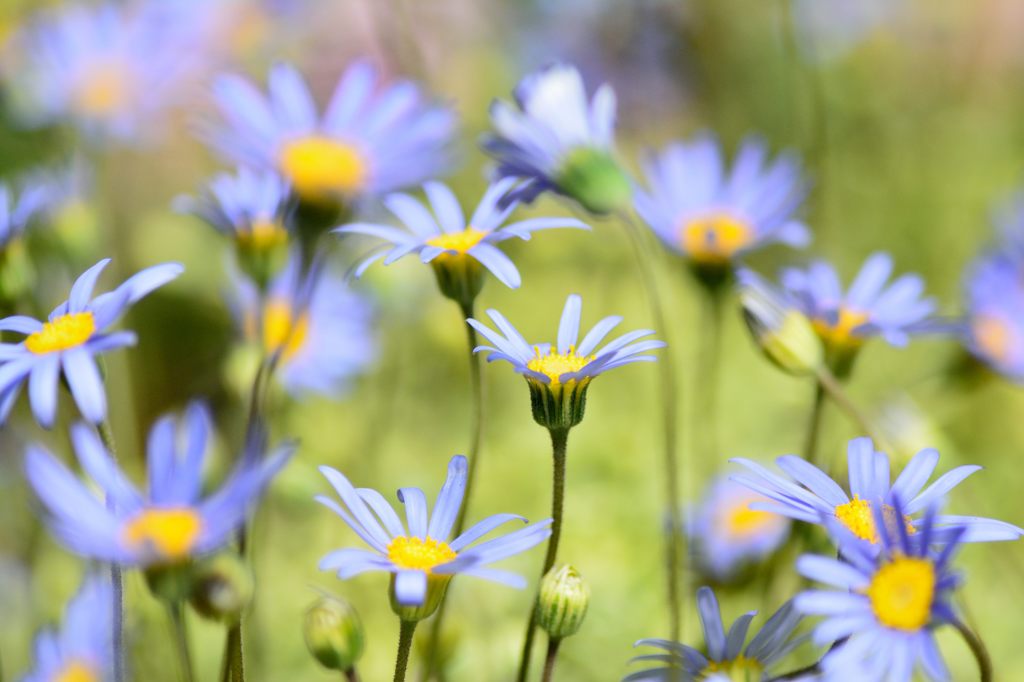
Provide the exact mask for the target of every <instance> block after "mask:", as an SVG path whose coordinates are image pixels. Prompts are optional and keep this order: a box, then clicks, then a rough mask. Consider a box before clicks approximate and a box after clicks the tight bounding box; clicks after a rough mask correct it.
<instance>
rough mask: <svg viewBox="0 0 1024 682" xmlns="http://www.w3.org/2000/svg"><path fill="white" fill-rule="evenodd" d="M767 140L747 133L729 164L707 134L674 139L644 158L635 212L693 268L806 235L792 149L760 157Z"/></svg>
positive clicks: (801, 184)
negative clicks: (800, 217) (645, 185)
mask: <svg viewBox="0 0 1024 682" xmlns="http://www.w3.org/2000/svg"><path fill="white" fill-rule="evenodd" d="M767 156H768V149H767V145H766V144H765V143H764V142H762V141H761V140H759V139H757V138H748V139H747V140H745V141H744V142H743V143H742V145H741V146H740V149H739V152H737V154H736V160H735V162H734V163H733V166H732V169H731V171H727V170H726V167H725V165H726V162H725V159H724V158H723V157H724V154H723V152H722V148H721V145H720V144H719V142H718V141H717V140H716V139H715V138H714V137H713V136H711V135H701V136H699V137H697V138H696V139H695V140H694V141H693V142H675V143H673V144H671V145H669V146H668V148H666V149H665V151H663V152H662V153H661V154H660V155H652V156H651V157H649V158H648V159H647V161H646V163H645V164H644V166H645V173H644V174H645V175H646V178H647V183H648V185H649V186H650V191H644V190H637V192H636V198H635V204H636V210H637V213H638V214H639V215H640V217H641V218H643V220H644V221H645V222H646V223H647V224H648V225H649V226H650V227H651V229H652V230H654V233H655V234H657V235H658V236H659V237H660V238H661V240H662V241H663V242H665V244H666V245H667V246H668V247H669V248H670V249H673V250H674V251H676V252H678V253H681V254H682V255H683V256H685V257H686V258H687V259H689V261H690V263H691V264H692V265H693V266H694V267H695V268H697V270H698V272H706V273H709V274H711V273H721V272H723V271H727V270H728V268H730V267H731V266H732V265H733V264H734V263H735V261H736V259H738V258H739V257H741V256H742V255H744V254H745V253H747V252H749V251H752V250H754V249H757V248H760V247H763V246H764V245H766V244H770V243H773V242H781V243H783V244H788V245H790V246H795V247H802V246H806V245H807V244H808V242H810V238H811V237H810V232H809V231H808V229H807V226H806V225H804V224H803V223H802V222H800V221H799V220H797V219H796V213H797V211H798V210H799V209H800V205H801V203H802V202H803V200H804V197H805V196H806V194H807V183H806V181H805V180H803V179H802V177H801V171H800V163H799V161H798V160H797V159H796V158H795V157H794V156H793V155H792V154H782V155H780V156H778V157H777V158H776V159H775V160H774V161H772V162H769V161H768V159H767Z"/></svg>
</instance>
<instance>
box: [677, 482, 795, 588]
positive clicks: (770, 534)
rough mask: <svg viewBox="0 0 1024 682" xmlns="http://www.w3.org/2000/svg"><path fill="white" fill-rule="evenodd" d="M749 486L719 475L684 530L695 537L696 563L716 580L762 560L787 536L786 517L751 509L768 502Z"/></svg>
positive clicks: (787, 523)
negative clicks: (757, 504) (758, 503)
mask: <svg viewBox="0 0 1024 682" xmlns="http://www.w3.org/2000/svg"><path fill="white" fill-rule="evenodd" d="M768 501H769V499H768V498H767V497H765V496H764V495H761V494H759V493H755V492H753V491H752V490H750V488H747V487H746V486H743V485H740V484H739V483H736V482H734V481H730V480H729V479H728V478H726V477H722V478H719V479H718V480H716V481H715V482H714V483H712V485H711V486H710V487H709V488H708V491H707V495H706V496H705V498H704V499H703V500H702V501H701V503H700V505H699V506H698V507H697V508H695V509H694V510H693V512H692V513H691V516H690V518H689V519H688V522H687V531H688V534H689V535H690V537H691V538H692V539H693V540H694V545H695V553H696V558H697V562H698V564H699V565H700V566H701V568H703V569H704V570H706V571H707V572H708V574H709V575H710V576H711V577H713V578H715V579H717V580H728V579H729V578H731V577H733V576H734V575H735V574H736V573H737V572H738V571H739V570H740V569H742V568H743V567H744V566H745V565H746V564H748V563H750V562H751V561H757V560H759V559H762V558H764V557H766V556H768V555H769V554H771V553H772V552H774V551H775V550H776V549H778V548H779V546H781V545H782V543H783V542H784V541H785V540H786V537H787V536H788V535H789V526H790V523H789V520H788V519H786V518H785V517H783V516H780V515H778V514H772V513H771V512H766V511H763V510H758V509H751V507H750V505H751V504H752V503H754V502H768Z"/></svg>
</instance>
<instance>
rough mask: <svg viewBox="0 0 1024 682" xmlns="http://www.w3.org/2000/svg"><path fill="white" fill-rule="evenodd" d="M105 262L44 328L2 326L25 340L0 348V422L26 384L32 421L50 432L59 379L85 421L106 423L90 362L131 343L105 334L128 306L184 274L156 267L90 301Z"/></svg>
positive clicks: (12, 322) (32, 323)
mask: <svg viewBox="0 0 1024 682" xmlns="http://www.w3.org/2000/svg"><path fill="white" fill-rule="evenodd" d="M109 262H110V259H109V258H108V259H105V260H101V261H100V262H99V263H97V264H96V265H94V266H92V267H91V268H89V269H88V270H86V271H85V272H84V273H83V274H82V276H80V277H79V278H78V279H77V280H76V281H75V284H74V286H72V287H71V295H70V296H69V297H68V300H67V301H65V302H63V303H61V304H60V305H59V306H57V307H56V308H54V310H53V312H51V313H50V316H49V318H48V319H47V321H46V322H40V321H39V320H36V319H34V318H31V317H26V316H24V315H14V316H11V317H8V318H5V319H3V320H0V331H12V332H17V333H19V334H25V339H24V340H22V341H21V342H20V343H2V344H0V420H6V419H7V415H8V414H9V413H10V410H11V407H13V405H14V402H15V400H16V399H17V397H18V393H19V391H20V390H21V387H22V385H23V384H24V383H25V382H26V380H27V381H28V384H29V402H30V403H31V404H32V412H33V413H34V414H35V417H36V420H38V421H39V423H40V424H41V425H42V426H44V427H46V428H50V427H51V426H53V421H54V418H55V417H56V414H57V388H58V384H59V380H60V377H61V376H62V375H63V377H64V378H65V379H66V380H67V385H68V388H69V389H70V391H71V395H72V396H73V397H74V399H75V403H76V404H77V405H78V409H79V410H80V411H81V413H82V416H83V417H85V418H86V419H87V420H88V421H90V422H92V423H94V424H98V423H99V422H101V421H103V420H104V419H105V418H106V415H107V399H106V393H105V391H104V387H103V379H102V377H101V376H100V372H99V368H97V366H96V361H95V359H94V358H95V356H96V355H99V354H100V353H105V352H107V351H110V350H114V349H116V348H122V347H124V346H131V345H133V344H134V343H135V334H134V333H132V332H127V331H120V332H108V331H107V330H108V328H109V327H110V326H111V325H113V324H114V323H115V322H117V320H118V319H119V318H120V317H121V316H122V315H123V314H124V312H125V311H126V310H127V309H128V306H130V305H132V304H133V303H135V302H136V301H138V300H139V299H141V298H142V297H143V296H145V295H146V294H148V293H149V292H151V291H153V290H154V289H156V288H157V287H160V286H163V285H164V284H166V283H167V282H169V281H171V280H172V279H174V278H175V277H177V276H178V275H180V274H181V272H182V270H183V268H182V266H181V265H178V264H177V263H165V264H163V265H155V266H153V267H151V268H147V269H145V270H143V271H141V272H138V273H136V274H135V275H132V276H131V277H129V278H128V279H127V280H125V282H124V283H123V284H121V286H119V287H118V288H117V289H115V290H114V291H111V292H108V293H105V294H101V295H100V296H97V297H95V298H93V296H92V291H93V287H94V286H95V285H96V280H97V279H98V278H99V276H100V273H101V272H102V271H103V268H105V267H106V266H107V264H108V263H109Z"/></svg>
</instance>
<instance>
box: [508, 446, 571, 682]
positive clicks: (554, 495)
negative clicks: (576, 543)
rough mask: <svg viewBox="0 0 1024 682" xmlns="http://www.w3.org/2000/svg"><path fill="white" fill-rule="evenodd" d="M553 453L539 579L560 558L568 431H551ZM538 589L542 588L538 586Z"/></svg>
mask: <svg viewBox="0 0 1024 682" xmlns="http://www.w3.org/2000/svg"><path fill="white" fill-rule="evenodd" d="M549 433H550V434H551V454H552V459H553V460H554V471H553V477H552V491H551V537H550V538H548V551H547V554H545V555H544V568H543V570H541V572H540V577H541V578H542V579H543V578H544V575H545V574H546V573H547V572H548V571H549V570H551V567H552V566H554V565H555V559H557V558H558V542H559V540H560V539H561V537H562V509H563V506H564V502H565V460H566V456H565V453H566V443H567V442H568V440H569V429H550V430H549ZM538 590H539V585H538ZM538 599H540V593H539V592H538V594H537V596H536V597H535V598H534V600H533V608H531V609H530V622H529V623H528V624H527V626H526V638H525V640H524V641H523V653H522V656H521V658H520V659H519V673H518V674H517V675H516V679H517V680H518V682H525V681H526V677H527V675H528V673H529V671H530V657H531V656H532V655H533V638H534V636H535V635H536V633H537V600H538Z"/></svg>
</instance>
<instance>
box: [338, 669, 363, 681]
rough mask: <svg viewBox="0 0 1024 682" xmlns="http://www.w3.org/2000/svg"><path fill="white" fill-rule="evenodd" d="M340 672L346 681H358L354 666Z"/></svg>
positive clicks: (357, 673)
mask: <svg viewBox="0 0 1024 682" xmlns="http://www.w3.org/2000/svg"><path fill="white" fill-rule="evenodd" d="M342 674H343V675H344V676H345V680H346V682H359V671H357V670H356V667H355V666H352V667H351V668H349V669H348V670H346V671H344V673H342Z"/></svg>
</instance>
